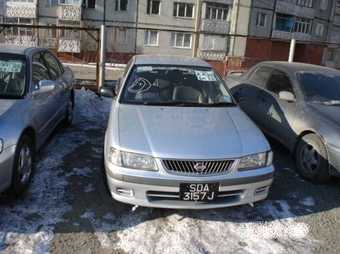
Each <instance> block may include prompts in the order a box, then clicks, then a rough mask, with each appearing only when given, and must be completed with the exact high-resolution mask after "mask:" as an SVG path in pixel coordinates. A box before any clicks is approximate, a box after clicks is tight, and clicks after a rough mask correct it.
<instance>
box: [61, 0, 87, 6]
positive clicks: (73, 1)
mask: <svg viewBox="0 0 340 254" xmlns="http://www.w3.org/2000/svg"><path fill="white" fill-rule="evenodd" d="M81 3H82V0H59V4H65V5H80V4H81Z"/></svg>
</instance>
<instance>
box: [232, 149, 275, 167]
mask: <svg viewBox="0 0 340 254" xmlns="http://www.w3.org/2000/svg"><path fill="white" fill-rule="evenodd" d="M272 163H273V152H272V151H269V152H265V153H258V154H252V155H247V156H244V157H242V158H241V159H240V163H239V167H238V169H239V170H247V169H254V168H261V167H266V166H269V165H271V164H272Z"/></svg>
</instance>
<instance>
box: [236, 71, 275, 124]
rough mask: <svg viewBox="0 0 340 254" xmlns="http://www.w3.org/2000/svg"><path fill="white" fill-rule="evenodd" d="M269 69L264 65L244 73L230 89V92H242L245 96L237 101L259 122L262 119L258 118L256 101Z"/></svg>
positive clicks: (265, 81) (268, 74)
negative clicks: (239, 80) (238, 81)
mask: <svg viewBox="0 0 340 254" xmlns="http://www.w3.org/2000/svg"><path fill="white" fill-rule="evenodd" d="M270 73H271V69H270V68H268V67H265V66H261V67H258V68H256V69H254V70H252V71H251V72H249V73H246V74H245V76H244V78H243V79H242V80H241V82H240V83H239V84H238V85H237V86H235V87H233V88H232V89H231V92H232V93H234V92H236V91H238V92H243V93H244V94H245V97H244V99H243V100H242V101H240V102H239V105H240V107H241V108H242V110H243V111H244V112H245V113H246V114H247V115H248V116H249V117H250V118H251V119H252V120H253V121H254V122H255V123H261V122H263V121H264V119H259V117H260V116H259V114H258V112H257V111H256V102H257V100H258V96H259V93H260V92H261V91H262V90H263V89H264V87H265V85H266V83H267V80H268V77H269V76H270Z"/></svg>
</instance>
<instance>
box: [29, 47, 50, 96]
mask: <svg viewBox="0 0 340 254" xmlns="http://www.w3.org/2000/svg"><path fill="white" fill-rule="evenodd" d="M32 63H33V69H32V79H33V83H34V87H35V88H36V89H37V88H39V82H40V81H41V80H50V79H51V78H50V75H49V72H48V70H47V67H46V66H45V62H44V59H43V58H42V55H41V54H40V53H36V54H35V55H34V56H33V58H32Z"/></svg>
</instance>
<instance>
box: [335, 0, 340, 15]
mask: <svg viewBox="0 0 340 254" xmlns="http://www.w3.org/2000/svg"><path fill="white" fill-rule="evenodd" d="M335 14H337V15H340V1H339V0H338V1H336V6H335Z"/></svg>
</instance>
